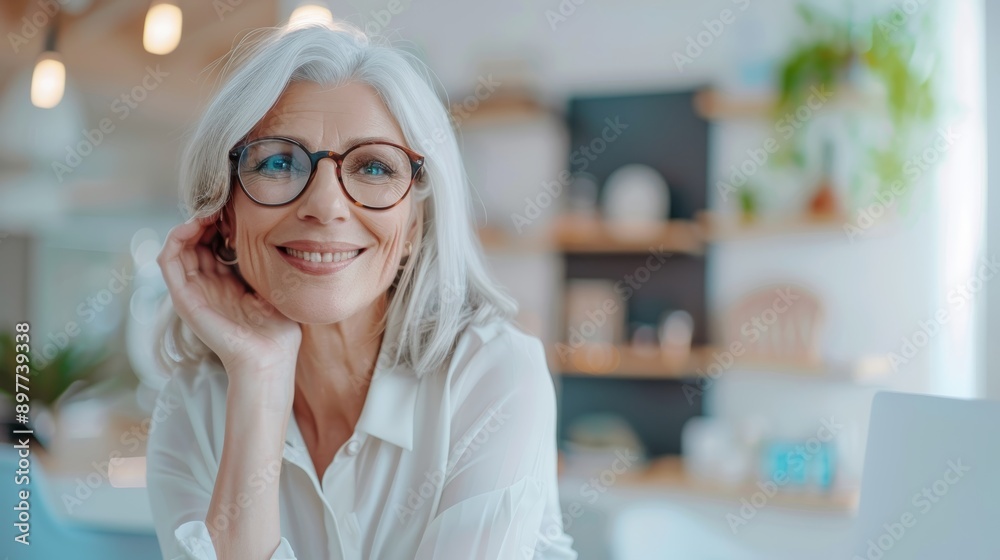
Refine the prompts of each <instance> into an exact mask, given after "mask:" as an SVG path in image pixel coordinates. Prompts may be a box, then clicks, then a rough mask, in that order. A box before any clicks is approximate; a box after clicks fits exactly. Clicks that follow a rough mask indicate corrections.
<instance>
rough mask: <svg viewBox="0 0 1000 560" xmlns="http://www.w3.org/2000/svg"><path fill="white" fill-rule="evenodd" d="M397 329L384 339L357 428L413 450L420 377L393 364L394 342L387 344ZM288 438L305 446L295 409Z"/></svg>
mask: <svg viewBox="0 0 1000 560" xmlns="http://www.w3.org/2000/svg"><path fill="white" fill-rule="evenodd" d="M395 332H396V331H395V330H394V329H390V332H386V334H385V336H384V338H383V339H382V340H383V342H382V347H381V348H380V349H379V358H378V360H376V363H375V371H374V372H373V373H372V379H371V383H370V384H369V386H368V395H367V396H366V397H365V404H364V406H363V407H362V408H361V417H360V418H358V424H357V426H355V430H356V431H361V432H364V433H366V434H368V435H371V436H374V437H377V438H379V439H381V440H383V441H387V442H389V443H391V444H393V445H396V446H398V447H402V448H403V449H406V450H407V451H412V450H413V431H414V429H415V426H414V415H415V413H416V409H417V390H418V389H419V386H420V379H419V377H418V376H417V374H416V372H414V371H413V369H412V368H411V367H409V366H407V365H404V364H403V363H399V364H395V365H393V364H392V356H391V355H390V354H389V353H388V352H389V350H388V349H389V348H390V347H393V346H394V345H393V344H386V343H385V341H387V340H395V338H394V337H395ZM390 337H392V338H390ZM285 442H286V443H287V444H288V445H290V446H292V447H301V448H303V449H304V448H305V443H304V441H303V439H302V434H301V432H300V431H299V430H298V424H297V423H296V421H295V413H294V412H293V413H292V418H291V419H290V421H289V426H288V431H287V433H286V435H285Z"/></svg>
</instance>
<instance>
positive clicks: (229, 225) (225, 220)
mask: <svg viewBox="0 0 1000 560" xmlns="http://www.w3.org/2000/svg"><path fill="white" fill-rule="evenodd" d="M216 214H217V218H216V220H217V221H218V223H217V224H216V226H217V227H218V228H219V233H220V234H222V236H223V237H231V236H232V234H233V232H234V231H235V229H236V228H235V224H236V216H235V212H234V210H233V203H232V200H230V201H227V202H226V204H225V205H224V206H223V207H222V209H220V210H219V211H218V212H217V213H216Z"/></svg>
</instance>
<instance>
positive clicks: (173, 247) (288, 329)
mask: <svg viewBox="0 0 1000 560" xmlns="http://www.w3.org/2000/svg"><path fill="white" fill-rule="evenodd" d="M214 223H215V222H214V219H213V218H211V217H209V218H201V219H198V220H192V221H190V222H187V223H183V224H180V225H178V226H175V227H174V228H173V229H171V230H170V233H169V234H168V235H167V240H166V242H165V243H164V245H163V250H162V251H161V252H160V255H159V256H158V257H157V258H156V262H157V263H159V265H160V270H161V271H162V272H163V278H164V280H165V281H166V284H167V289H168V290H169V291H170V298H171V300H172V302H173V306H174V309H175V310H176V311H177V314H178V315H179V316H180V318H181V319H183V320H184V323H185V324H187V326H188V327H189V328H190V329H191V330H192V331H193V332H194V334H195V335H197V336H198V338H199V339H201V341H202V342H204V343H205V344H206V345H207V346H208V347H209V348H210V349H212V351H214V352H215V353H216V354H217V355H218V356H219V358H220V359H221V361H222V364H223V366H224V367H225V368H226V372H227V373H228V375H229V377H230V380H231V381H232V379H233V376H234V372H248V373H241V374H240V375H244V376H245V375H253V376H259V378H257V379H256V381H270V380H274V381H287V380H289V379H291V378H294V375H295V362H296V359H297V357H298V351H299V344H300V343H301V341H302V329H301V327H300V325H299V324H298V323H297V322H295V321H292V320H291V319H289V318H287V317H285V316H284V315H282V314H281V312H280V311H278V310H277V309H276V308H275V307H274V306H273V305H271V304H270V303H268V302H267V301H265V300H264V299H263V298H261V297H260V296H259V295H257V294H256V293H254V292H253V290H252V289H250V288H248V287H247V285H246V284H245V282H244V281H243V280H242V279H241V278H240V277H239V276H237V274H236V272H235V271H234V270H233V269H232V267H231V266H229V265H224V264H222V263H220V262H218V261H217V260H215V256H214V254H213V253H212V249H211V247H210V246H209V245H208V243H209V242H210V241H211V239H212V237H213V235H215V234H216V230H215V227H213V224H214ZM249 372H253V373H249ZM286 376H288V377H286Z"/></svg>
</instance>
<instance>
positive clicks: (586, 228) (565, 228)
mask: <svg viewBox="0 0 1000 560" xmlns="http://www.w3.org/2000/svg"><path fill="white" fill-rule="evenodd" d="M479 239H480V241H481V242H482V244H483V247H484V248H485V249H486V250H488V251H493V252H527V253H544V252H557V253H563V254H641V253H649V252H655V253H659V252H660V251H662V252H664V253H679V254H687V255H702V254H704V252H705V232H704V231H703V229H702V225H701V224H700V223H699V222H697V221H693V220H670V221H668V222H662V223H659V224H653V225H651V226H648V227H646V228H643V229H642V230H641V231H632V230H623V229H622V228H620V227H618V226H616V225H615V224H612V223H609V222H606V221H604V220H600V219H591V218H572V217H563V218H559V219H557V220H555V222H554V223H553V224H552V226H550V227H549V228H548V229H547V230H546V231H544V232H542V233H540V234H533V235H523V236H518V235H516V234H512V233H509V232H507V231H506V230H504V229H502V228H497V227H490V228H480V230H479Z"/></svg>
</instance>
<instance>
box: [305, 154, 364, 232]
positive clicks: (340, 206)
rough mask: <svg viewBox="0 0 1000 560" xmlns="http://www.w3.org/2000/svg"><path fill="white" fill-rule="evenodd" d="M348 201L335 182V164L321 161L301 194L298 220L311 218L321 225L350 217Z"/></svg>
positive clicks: (350, 204) (338, 182)
mask: <svg viewBox="0 0 1000 560" xmlns="http://www.w3.org/2000/svg"><path fill="white" fill-rule="evenodd" d="M351 206H353V204H352V203H351V201H350V199H348V198H347V195H346V194H345V193H344V189H343V188H342V187H341V186H340V181H338V180H337V164H336V162H334V161H333V160H332V159H322V160H320V161H319V162H318V163H317V164H316V173H315V174H314V175H313V177H312V182H310V183H309V185H307V186H306V192H304V193H302V198H301V199H300V200H299V206H298V209H297V210H296V213H297V214H298V217H299V218H300V219H303V220H306V219H309V218H313V219H315V220H317V221H318V222H319V223H321V224H327V223H330V222H332V221H334V220H348V219H350V217H351Z"/></svg>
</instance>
